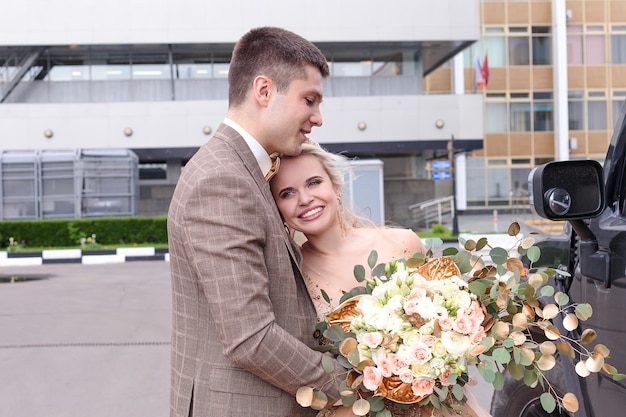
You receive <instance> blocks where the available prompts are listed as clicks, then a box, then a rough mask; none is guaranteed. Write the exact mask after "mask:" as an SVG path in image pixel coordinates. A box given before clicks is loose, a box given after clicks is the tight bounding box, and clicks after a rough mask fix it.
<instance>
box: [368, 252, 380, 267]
mask: <svg viewBox="0 0 626 417" xmlns="http://www.w3.org/2000/svg"><path fill="white" fill-rule="evenodd" d="M376 262H378V252H376V251H375V250H373V251H371V252H370V255H369V256H368V257H367V265H368V266H369V267H370V269H371V268H374V266H375V265H376Z"/></svg>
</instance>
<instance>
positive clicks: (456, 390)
mask: <svg viewBox="0 0 626 417" xmlns="http://www.w3.org/2000/svg"><path fill="white" fill-rule="evenodd" d="M452 395H453V396H454V398H456V400H457V401H461V400H462V399H463V397H464V396H465V394H463V387H461V386H460V385H458V384H454V385H452Z"/></svg>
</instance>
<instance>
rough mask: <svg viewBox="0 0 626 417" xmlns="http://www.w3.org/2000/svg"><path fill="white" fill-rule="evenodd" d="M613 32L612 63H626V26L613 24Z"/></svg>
mask: <svg viewBox="0 0 626 417" xmlns="http://www.w3.org/2000/svg"><path fill="white" fill-rule="evenodd" d="M611 29H612V31H613V32H621V33H613V34H611V64H626V26H613V27H612V28H611Z"/></svg>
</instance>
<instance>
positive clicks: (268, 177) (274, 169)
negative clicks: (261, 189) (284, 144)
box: [265, 157, 280, 181]
mask: <svg viewBox="0 0 626 417" xmlns="http://www.w3.org/2000/svg"><path fill="white" fill-rule="evenodd" d="M279 166H280V158H279V157H276V158H274V159H273V160H272V167H271V168H270V170H269V171H268V172H267V174H265V181H269V180H271V179H272V177H273V176H274V175H275V174H276V173H277V172H278V167H279Z"/></svg>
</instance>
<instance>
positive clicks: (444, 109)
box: [0, 95, 483, 149]
mask: <svg viewBox="0 0 626 417" xmlns="http://www.w3.org/2000/svg"><path fill="white" fill-rule="evenodd" d="M226 110H227V103H226V101H182V102H179V101H177V102H127V103H70V104H55V105H51V104H28V105H24V104H3V105H2V106H0V148H2V149H73V148H167V147H196V146H200V145H201V144H202V143H204V142H205V141H206V140H207V139H208V137H209V136H206V135H204V134H203V133H202V129H203V128H204V127H205V126H210V127H211V128H212V130H213V131H215V129H216V128H217V126H218V125H219V123H220V122H221V121H222V119H223V118H224V116H225V115H226ZM322 117H323V120H324V125H323V126H322V127H321V128H314V129H313V132H312V133H311V136H310V137H311V138H312V139H315V140H317V141H318V142H321V143H337V142H350V143H351V142H357V143H367V142H380V141H415V140H447V139H449V138H450V135H451V134H454V135H455V139H459V140H462V139H480V138H482V123H477V120H482V117H483V116H482V98H481V96H480V95H461V96H449V95H445V96H444V95H442V96H384V97H346V98H337V97H330V98H328V99H326V100H324V103H323V104H322ZM438 119H441V120H443V121H444V127H443V128H442V129H437V128H436V126H435V122H436V121H437V120H438ZM359 122H365V123H366V125H367V127H366V129H365V130H363V131H361V130H359V129H358V124H359ZM126 128H130V129H132V130H133V134H132V136H130V137H127V136H125V135H124V129H126ZM46 129H50V130H52V132H53V133H54V135H53V136H52V138H50V139H48V138H46V137H45V136H44V131H45V130H46Z"/></svg>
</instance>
